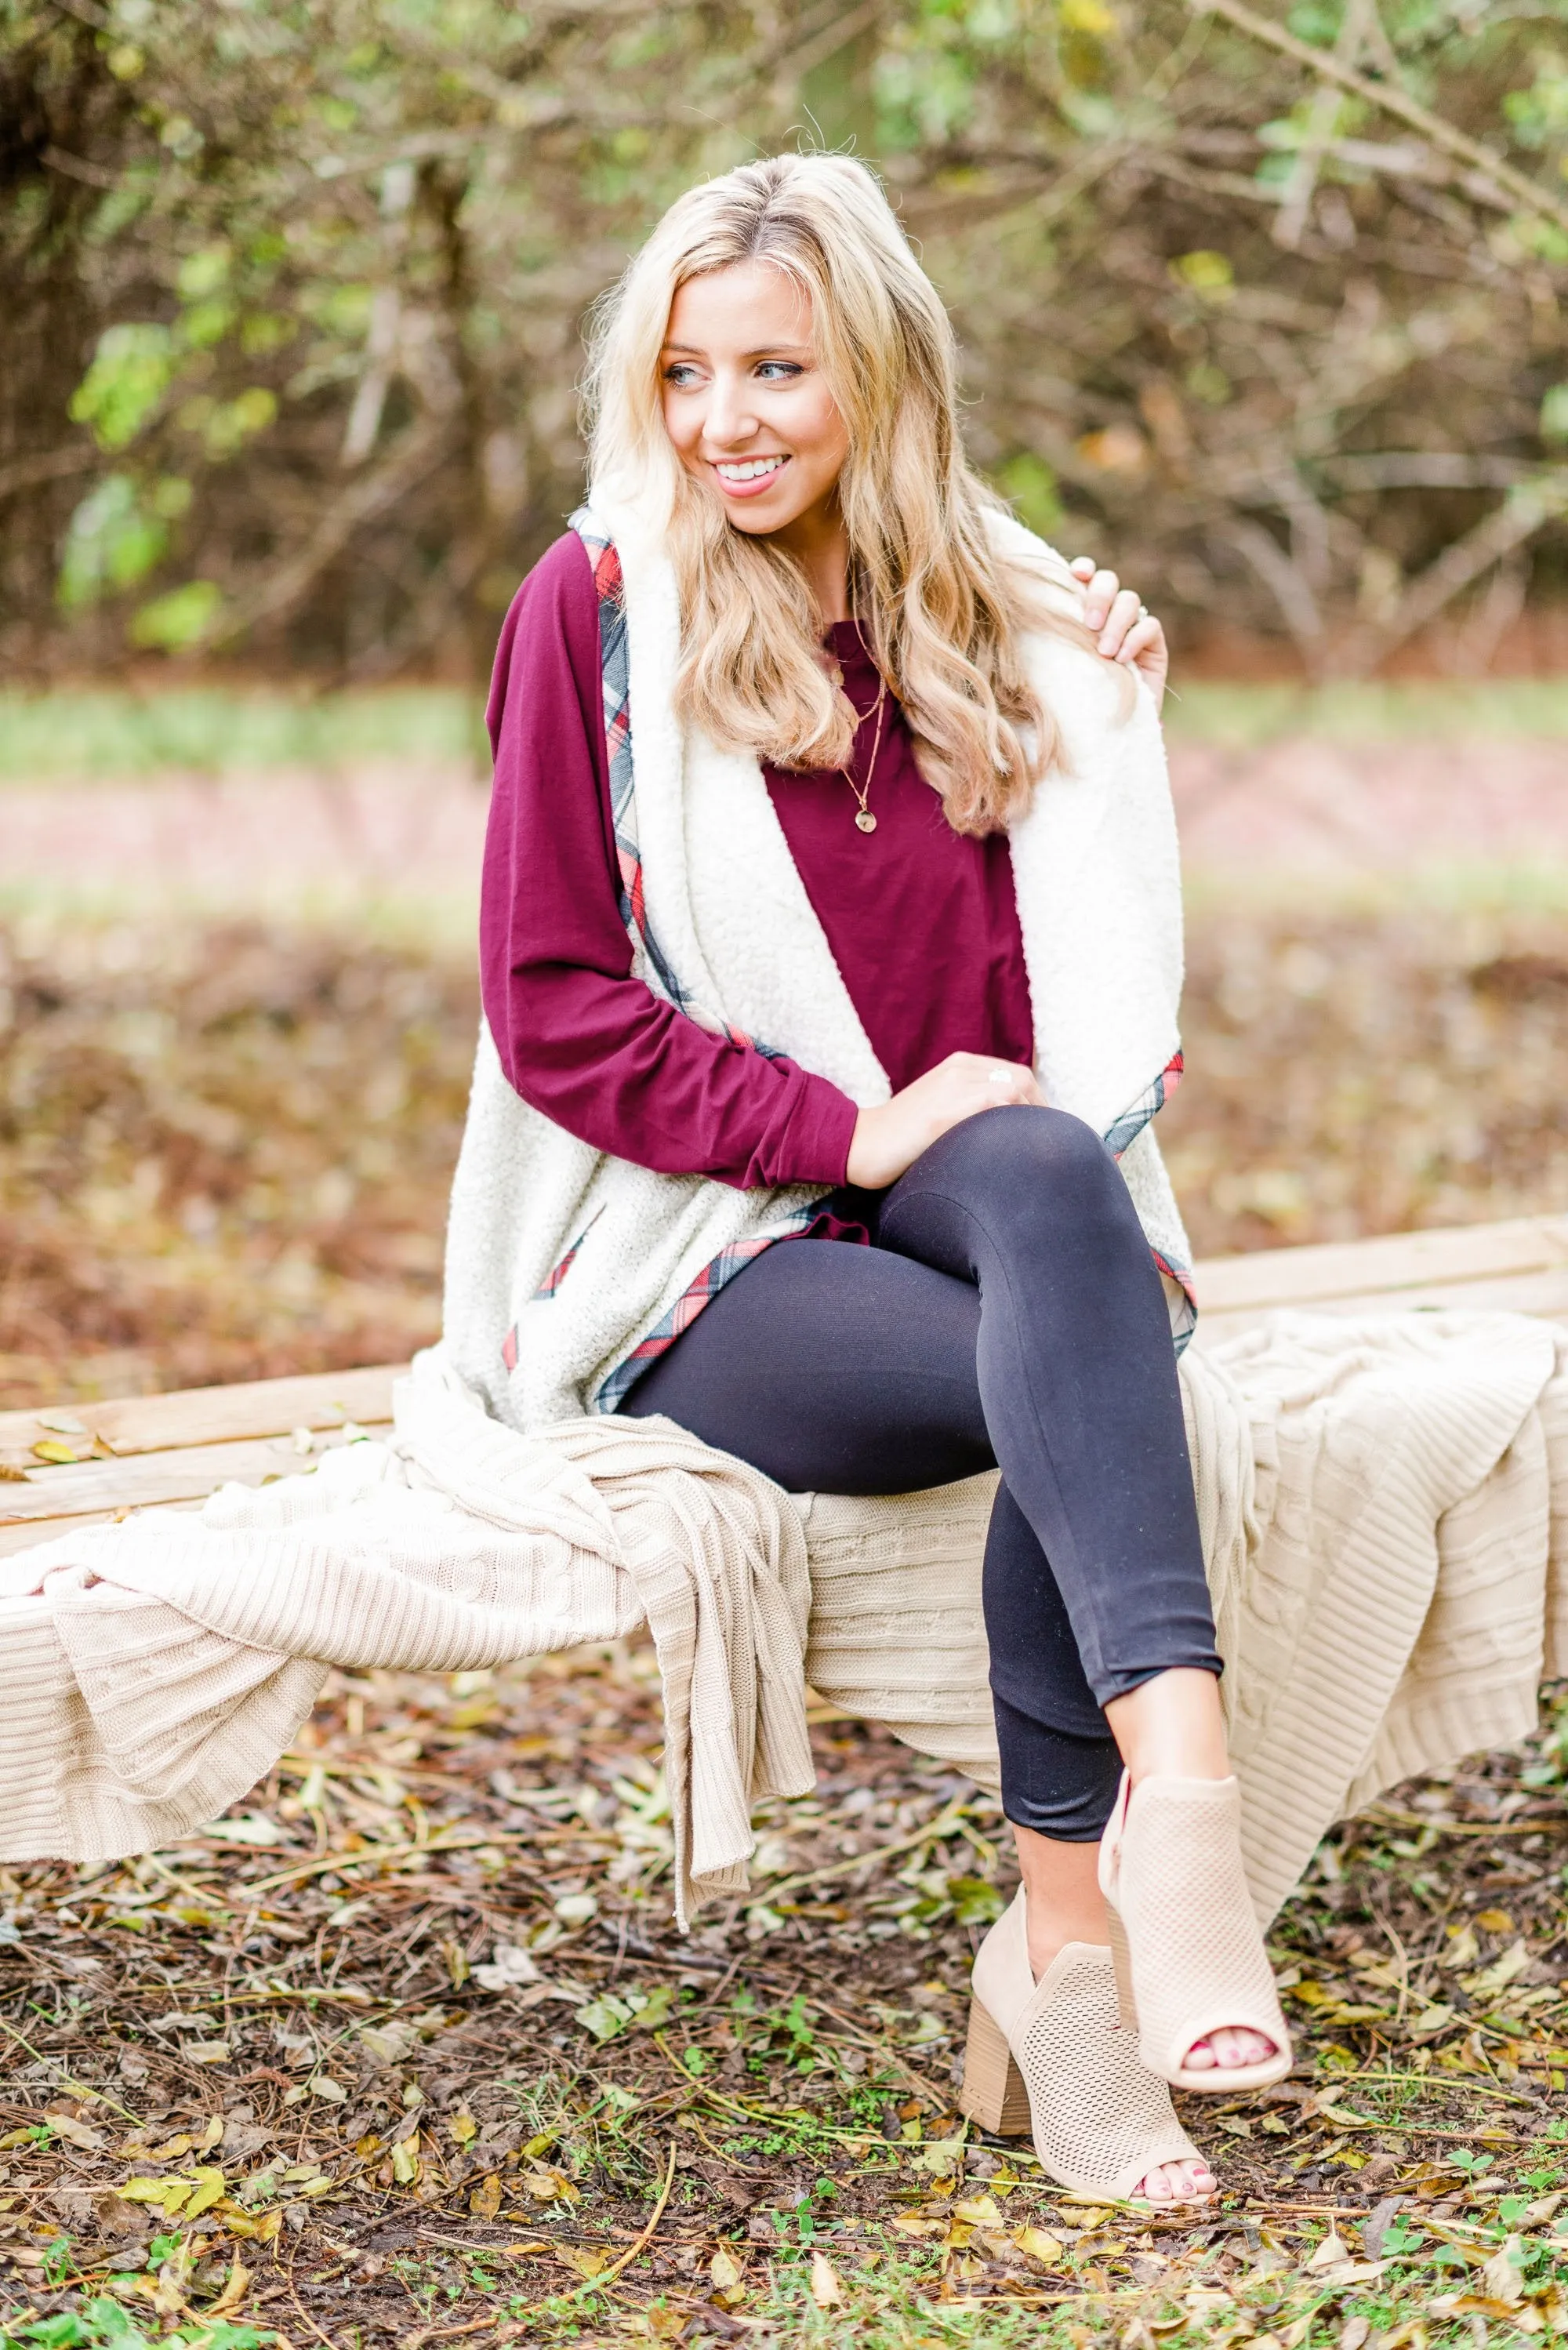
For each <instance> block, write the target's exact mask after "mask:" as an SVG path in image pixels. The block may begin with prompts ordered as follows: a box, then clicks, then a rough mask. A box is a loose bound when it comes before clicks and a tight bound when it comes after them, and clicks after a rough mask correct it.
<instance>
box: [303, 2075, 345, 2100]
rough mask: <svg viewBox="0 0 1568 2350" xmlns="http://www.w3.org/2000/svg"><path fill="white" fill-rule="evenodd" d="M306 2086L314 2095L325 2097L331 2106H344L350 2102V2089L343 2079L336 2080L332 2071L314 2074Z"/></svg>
mask: <svg viewBox="0 0 1568 2350" xmlns="http://www.w3.org/2000/svg"><path fill="white" fill-rule="evenodd" d="M306 2088H307V2089H308V2090H309V2091H310V2094H311V2095H312V2096H313V2097H325V2098H326V2100H327V2104H328V2105H329V2106H344V2105H347V2104H348V2090H347V2089H346V2088H345V2087H344V2086H343V2084H342V2082H341V2081H335V2080H334V2079H333V2078H332V2075H331V2074H330V2073H314V2074H312V2075H311V2077H310V2079H309V2080H308V2081H307V2082H306Z"/></svg>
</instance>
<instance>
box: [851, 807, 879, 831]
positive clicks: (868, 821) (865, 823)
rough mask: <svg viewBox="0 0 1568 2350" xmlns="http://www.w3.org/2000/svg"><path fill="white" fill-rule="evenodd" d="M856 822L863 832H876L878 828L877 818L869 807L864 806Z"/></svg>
mask: <svg viewBox="0 0 1568 2350" xmlns="http://www.w3.org/2000/svg"><path fill="white" fill-rule="evenodd" d="M855 822H856V825H857V827H858V829H859V830H860V831H861V832H875V831H876V829H877V819H876V817H875V816H873V815H872V813H871V811H870V809H869V808H862V809H861V810H860V812H859V814H858V815H857V816H856V819H855Z"/></svg>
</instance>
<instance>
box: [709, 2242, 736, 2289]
mask: <svg viewBox="0 0 1568 2350" xmlns="http://www.w3.org/2000/svg"><path fill="white" fill-rule="evenodd" d="M708 2273H709V2275H710V2276H711V2278H712V2280H713V2282H714V2284H715V2285H716V2286H717V2287H718V2289H719V2291H720V2292H721V2293H733V2291H734V2289H735V2287H736V2286H737V2285H738V2284H739V2283H740V2282H741V2270H740V2263H739V2262H737V2261H736V2259H735V2258H734V2255H733V2254H732V2252H729V2251H726V2250H725V2248H724V2246H723V2245H722V2244H721V2245H720V2247H719V2249H718V2251H716V2252H715V2253H714V2255H713V2257H712V2259H711V2261H710V2262H709V2263H708Z"/></svg>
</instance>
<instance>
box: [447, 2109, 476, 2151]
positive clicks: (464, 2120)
mask: <svg viewBox="0 0 1568 2350" xmlns="http://www.w3.org/2000/svg"><path fill="white" fill-rule="evenodd" d="M447 2128H448V2130H449V2131H450V2132H451V2134H452V2137H454V2138H455V2139H456V2141H457V2143H458V2145H459V2146H472V2143H473V2141H474V2139H475V2138H476V2137H478V2136H479V2124H478V2123H477V2122H476V2121H475V2120H474V2118H473V2116H472V2114H471V2113H468V2112H465V2111H464V2109H463V2108H462V2106H459V2107H458V2110H457V2111H456V2113H455V2114H453V2116H452V2119H451V2120H450V2121H449V2122H448V2124H447Z"/></svg>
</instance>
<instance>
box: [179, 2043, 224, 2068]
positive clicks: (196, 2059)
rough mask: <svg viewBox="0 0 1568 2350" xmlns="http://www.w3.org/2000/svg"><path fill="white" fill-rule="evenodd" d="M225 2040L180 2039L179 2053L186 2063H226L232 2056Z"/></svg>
mask: <svg viewBox="0 0 1568 2350" xmlns="http://www.w3.org/2000/svg"><path fill="white" fill-rule="evenodd" d="M180 2054H181V2055H182V2056H183V2058H184V2059H185V2062H186V2064H228V2063H229V2062H230V2061H231V2060H232V2058H233V2056H234V2048H233V2046H232V2044H231V2043H230V2042H228V2041H227V2040H182V2042H181V2043H180Z"/></svg>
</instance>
